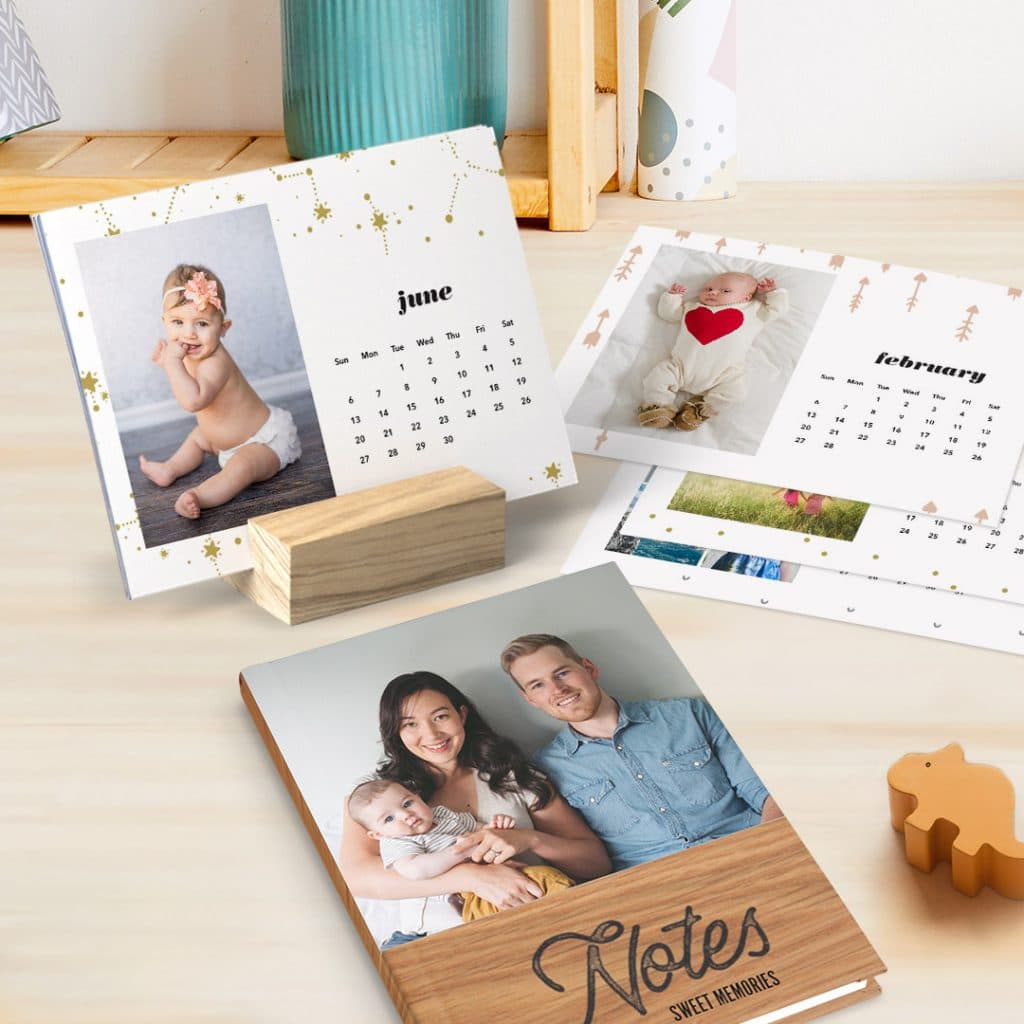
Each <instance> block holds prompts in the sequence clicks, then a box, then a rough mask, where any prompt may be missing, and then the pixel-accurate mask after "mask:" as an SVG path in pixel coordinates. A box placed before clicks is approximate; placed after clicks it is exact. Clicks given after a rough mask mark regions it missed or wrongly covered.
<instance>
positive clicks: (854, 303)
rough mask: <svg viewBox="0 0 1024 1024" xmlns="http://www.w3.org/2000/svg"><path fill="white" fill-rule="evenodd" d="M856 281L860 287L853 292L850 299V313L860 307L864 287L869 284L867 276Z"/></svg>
mask: <svg viewBox="0 0 1024 1024" xmlns="http://www.w3.org/2000/svg"><path fill="white" fill-rule="evenodd" d="M857 283H858V284H859V285H860V287H859V288H858V289H857V290H856V291H855V292H854V293H853V298H852V299H850V312H851V313H856V312H857V310H858V309H860V304H861V303H862V302H863V301H864V289H865V288H866V287H867V286H868V285H869V284H871V281H870V279H869V278H867V277H862V278H861V279H860V281H858V282H857Z"/></svg>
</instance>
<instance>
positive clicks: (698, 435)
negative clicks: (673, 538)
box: [557, 227, 1024, 524]
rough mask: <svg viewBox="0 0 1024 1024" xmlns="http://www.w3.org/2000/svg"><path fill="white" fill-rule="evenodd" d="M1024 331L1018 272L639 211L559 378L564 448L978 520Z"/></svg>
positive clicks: (1015, 436) (1001, 447)
mask: <svg viewBox="0 0 1024 1024" xmlns="http://www.w3.org/2000/svg"><path fill="white" fill-rule="evenodd" d="M1022 332H1024V301H1022V299H1021V289H1020V288H1012V287H1010V288H1008V287H1006V286H1005V285H996V284H990V283H985V282H981V281H972V280H968V279H965V278H959V277H954V276H952V275H950V274H942V273H936V272H933V271H930V270H929V271H927V272H925V271H924V270H921V269H919V268H914V267H902V266H898V265H896V264H890V263H882V262H878V261H875V260H867V259H861V258H858V257H852V256H843V255H838V254H829V253H823V252H813V251H811V250H809V249H808V250H805V249H795V248H790V247H786V246H780V245H774V244H770V243H768V242H754V241H745V240H742V239H735V238H724V237H722V238H718V237H716V236H715V235H708V234H696V233H692V232H689V231H684V230H679V231H672V230H668V229H662V228H649V227H642V228H639V229H638V230H637V232H636V234H635V235H634V236H633V238H632V239H631V240H630V242H629V244H628V245H627V247H626V251H625V252H624V253H623V255H622V257H621V259H620V260H619V261H618V263H617V265H616V267H615V269H614V270H613V272H612V274H611V276H610V278H609V279H608V281H607V282H606V283H605V284H604V286H603V287H602V289H601V291H600V293H599V294H598V296H597V299H596V300H595V302H594V304H593V306H592V308H591V312H590V313H589V314H588V315H587V317H586V319H585V321H584V323H583V325H582V326H581V327H580V330H579V332H578V333H577V335H576V337H575V338H574V339H573V341H572V343H571V344H570V346H569V348H568V350H567V352H566V354H565V356H564V358H563V360H562V362H561V364H560V365H559V367H558V372H557V377H558V385H559V391H560V395H561V400H562V406H563V409H564V410H565V411H566V421H567V423H568V424H569V435H570V438H571V441H572V445H573V449H574V450H575V451H579V452H586V453H591V454H597V455H603V456H607V457H611V458H617V459H628V460H630V461H633V462H643V463H647V464H648V465H650V464H655V465H658V466H663V467H667V468H671V469H678V470H688V471H690V470H692V471H696V472H700V473H707V474H715V475H717V476H724V477H728V478H732V479H736V480H744V481H751V482H753V483H758V484H771V485H772V486H773V487H778V486H782V487H783V488H784V489H789V488H793V489H799V490H802V491H804V492H809V493H812V494H823V495H841V496H843V497H844V498H847V499H851V500H854V501H860V502H869V503H871V504H872V505H876V506H882V507H887V508H895V509H901V510H903V511H905V512H910V513H914V514H916V515H924V516H929V515H930V516H938V517H941V518H942V519H944V520H946V521H956V522H961V523H968V524H970V523H977V522H979V521H980V522H989V523H992V522H994V521H995V520H996V519H997V518H998V511H999V509H1001V508H1002V506H1003V505H1004V504H1006V499H1007V494H1008V492H1009V490H1010V487H1011V479H1012V478H1013V474H1014V470H1015V468H1016V466H1017V463H1018V461H1019V459H1020V457H1021V449H1022V446H1024V405H1021V403H1020V402H1018V401H1017V398H1016V390H1015V388H1016V382H1017V381H1018V380H1020V379H1021V377H1022V374H1024V348H1022V347H1021V346H1020V345H1019V344H1017V343H1016V341H1017V339H1018V338H1020V337H1021V334H1022Z"/></svg>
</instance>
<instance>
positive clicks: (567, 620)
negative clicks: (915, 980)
mask: <svg viewBox="0 0 1024 1024" xmlns="http://www.w3.org/2000/svg"><path fill="white" fill-rule="evenodd" d="M638 664H642V665H643V666H644V671H643V672H638V671H637V670H636V667H637V665H638ZM240 685H241V690H242V697H243V699H244V701H245V703H246V705H247V706H248V708H249V711H250V712H251V714H252V716H253V719H254V721H255V724H256V726H257V728H258V730H259V732H260V734H261V735H262V737H263V739H264V741H265V743H266V745H267V748H268V750H269V752H270V755H271V758H272V760H273V761H274V764H275V765H276V767H277V769H278V771H279V772H280V775H281V777H282V779H283V781H284V784H285V786H286V788H287V789H288V792H289V793H290V794H291V796H292V798H293V800H294V801H295V803H296V806H297V808H298V810H299V813H300V815H301V817H302V820H303V822H304V823H305V825H306V827H307V829H308V831H309V834H310V837H311V838H312V840H313V843H314V844H315V846H316V848H317V850H318V852H319V854H320V857H321V859H322V860H323V862H324V864H325V865H326V866H327V869H328V871H329V873H330V875H331V879H332V881H333V883H334V886H335V888H336V889H337V891H338V893H339V895H340V897H341V899H342V901H343V902H344V904H345V907H346V909H347V910H348V912H349V915H350V916H351V918H352V922H353V925H354V926H355V928H356V929H357V931H358V932H359V935H360V937H361V939H362V941H363V943H364V944H365V946H366V948H367V950H368V952H369V954H370V956H371V958H372V961H373V964H374V966H375V967H376V969H377V970H378V971H379V973H380V975H381V977H382V978H383V980H384V983H385V985H386V986H387V989H388V992H389V993H390V995H391V997H392V999H393V1000H394V1003H395V1006H396V1008H397V1010H398V1012H399V1014H400V1015H401V1016H402V1018H403V1019H404V1020H406V1021H409V1022H412V1021H442V1020H443V1021H448V1022H451V1024H476V1022H478V1021H479V1020H481V1019H482V1018H483V1017H486V1016H488V1014H491V1012H492V1009H493V1007H494V1006H495V1005H500V1006H513V1007H514V1008H515V1009H514V1014H513V1016H514V1017H515V1019H516V1020H517V1021H522V1022H524V1024H528V1022H536V1024H551V1022H554V1021H564V1022H566V1024H591V1022H594V1021H601V1022H618V1024H626V1022H634V1021H639V1020H640V1019H642V1018H647V1019H651V1020H659V1021H681V1020H689V1019H692V1018H694V1017H698V1016H701V1017H702V1016H704V1015H705V1014H706V1015H707V1018H708V1019H709V1020H713V1021H717V1022H719V1024H739V1022H758V1024H768V1022H774V1021H782V1020H794V1021H796V1020H801V1021H802V1020H808V1019H810V1018H812V1017H815V1016H818V1015H819V1014H823V1013H826V1012H828V1011H829V1010H832V1009H836V1008H838V1007H840V1006H843V1005H846V1004H848V1003H851V1002H854V1001H857V1000H861V999H864V998H866V997H868V996H872V995H876V994H878V992H879V988H878V984H877V982H876V981H875V976H876V975H878V974H879V973H881V972H883V971H884V970H885V966H884V965H883V963H882V962H881V960H880V959H879V957H878V954H877V953H876V952H875V951H874V949H873V948H872V946H871V945H870V943H869V942H868V940H867V939H866V938H865V936H864V935H863V933H862V932H861V930H860V928H859V927H858V926H857V923H856V922H855V921H854V919H853V917H852V916H851V914H850V912H849V910H848V909H847V907H846V906H845V905H844V904H843V902H842V901H841V899H840V898H839V896H838V895H837V894H836V892H835V890H834V889H833V888H832V886H831V885H830V883H829V881H828V879H827V878H826V877H825V876H824V874H823V873H822V871H821V869H820V868H819V867H818V865H817V864H816V862H815V861H814V859H813V857H812V856H811V855H810V853H809V852H808V851H807V849H806V847H804V845H803V844H802V843H801V841H800V839H799V838H798V836H797V835H796V833H795V831H794V830H793V828H792V826H791V825H790V823H789V822H788V820H787V819H786V817H785V815H784V810H785V809H784V807H780V805H779V803H778V802H777V801H776V800H775V798H774V797H773V795H772V794H771V791H770V787H771V780H770V779H762V778H761V777H760V776H759V775H758V774H757V772H756V770H755V768H754V767H753V766H752V765H751V764H750V762H749V761H748V760H747V758H746V756H745V755H744V753H743V751H742V749H741V747H740V745H739V744H738V743H737V741H736V739H735V738H734V737H733V736H732V734H731V733H730V732H729V730H728V728H727V726H726V725H725V724H724V723H723V722H722V721H721V720H720V719H719V718H718V716H717V715H716V713H715V711H714V709H713V707H712V706H711V705H710V704H709V703H708V701H707V700H706V699H705V698H704V697H703V695H702V694H701V691H700V689H699V688H698V686H697V684H696V683H695V682H694V680H693V679H692V678H691V677H690V675H689V673H688V672H687V671H686V669H685V668H684V667H683V665H682V664H681V663H680V662H679V660H678V658H677V657H676V655H675V653H674V652H673V650H672V647H671V646H670V644H669V643H668V641H667V640H666V638H665V637H664V636H663V635H662V634H661V632H660V631H659V630H658V628H657V626H656V625H655V624H654V622H653V621H652V620H651V618H650V617H649V616H648V614H647V612H646V610H645V609H644V607H643V606H642V604H641V603H640V601H639V600H638V599H637V597H636V595H635V594H634V593H633V591H632V589H631V588H630V586H629V584H628V583H627V582H626V580H625V579H624V578H623V576H622V574H621V573H620V572H619V570H618V569H617V568H616V567H615V566H612V565H604V566H600V567H597V568H594V569H591V570H588V571H586V572H581V573H577V574H574V575H570V576H564V577H561V578H559V579H555V580H551V581H549V582H547V583H542V584H539V585H536V586H532V587H528V588H526V589H524V590H519V591H515V592H512V593H509V594H504V595H501V596H499V597H493V598H490V599H487V600H483V601H479V602H476V603H473V604H469V605H465V606H463V607H460V608H455V609H452V610H450V611H445V612H441V613H438V614H434V615H431V616H428V617H426V618H422V619H418V620H414V621H412V622H407V623H404V624H401V625H398V626H394V627H391V628H389V629H385V630H381V631H379V632H375V633H370V634H367V635H364V636H361V637H355V638H352V639H348V640H344V641H342V642H340V643H336V644H333V645H331V646H327V647H322V648H319V649H316V650H312V651H308V652H305V653H302V654H296V655H292V656H290V657H287V658H283V659H281V660H278V661H273V662H268V663H266V664H261V665H254V666H250V667H248V668H246V669H244V670H243V672H242V673H241V676H240ZM488 1008H491V1009H488Z"/></svg>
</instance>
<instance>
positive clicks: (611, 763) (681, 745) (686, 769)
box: [534, 698, 768, 871]
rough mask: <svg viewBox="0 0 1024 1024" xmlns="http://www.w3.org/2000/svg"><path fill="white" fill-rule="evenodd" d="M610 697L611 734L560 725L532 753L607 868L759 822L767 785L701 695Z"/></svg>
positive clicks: (625, 865)
mask: <svg viewBox="0 0 1024 1024" xmlns="http://www.w3.org/2000/svg"><path fill="white" fill-rule="evenodd" d="M618 705H619V721H618V724H617V725H616V727H615V733H614V735H613V736H612V738H611V739H590V738H588V737H586V736H581V735H580V734H579V733H578V732H576V731H575V730H574V729H572V728H571V726H569V725H566V726H565V727H564V728H563V729H562V731H561V732H559V733H558V735H557V736H555V738H554V739H553V740H552V741H551V742H550V743H549V744H548V745H547V746H545V747H542V748H541V749H540V750H539V751H537V753H536V754H535V755H534V761H535V762H536V764H537V765H538V766H539V767H540V768H542V769H543V770H544V771H545V772H547V774H548V775H549V776H550V777H551V781H552V782H554V784H555V785H556V786H557V787H558V791H559V792H560V793H561V794H562V796H563V797H565V799H566V801H568V803H569V804H570V805H571V806H572V807H574V808H576V810H577V811H579V812H580V814H582V815H583V817H584V819H585V820H586V822H587V824H588V825H589V826H590V827H591V828H592V829H593V830H594V832H595V833H596V834H597V836H598V838H600V840H601V842H603V843H604V845H605V848H606V849H607V851H608V855H609V857H611V860H612V865H613V867H614V869H615V870H616V871H619V870H621V869H622V868H628V867H633V866H634V865H636V864H643V863H646V862H647V861H649V860H654V859H655V858H657V857H664V856H667V855H668V854H670V853H676V852H677V851H678V850H685V849H686V848H687V847H690V846H695V845H697V844H700V843H707V842H710V841H711V840H712V839H717V838H718V837H719V836H725V835H729V834H730V833H732V832H739V831H740V830H741V829H744V828H749V827H750V826H751V825H756V824H758V823H759V822H760V820H761V809H762V807H764V802H765V800H766V799H767V797H768V790H767V789H765V787H764V784H763V783H762V782H761V780H760V779H759V778H758V777H757V775H756V774H755V773H754V770H753V769H752V768H751V767H750V764H749V763H748V762H747V759H746V758H745V757H744V756H743V754H742V753H741V751H740V748H739V747H738V746H736V743H735V741H734V740H733V738H732V737H731V736H730V735H729V733H728V731H727V730H726V728H725V726H724V725H723V724H722V722H721V720H720V719H719V717H718V716H717V715H716V714H715V712H714V711H712V710H711V707H710V706H709V705H708V704H707V703H706V702H705V701H703V700H701V699H699V698H685V699H681V700H642V701H619V702H618Z"/></svg>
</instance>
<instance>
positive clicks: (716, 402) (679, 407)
mask: <svg viewBox="0 0 1024 1024" xmlns="http://www.w3.org/2000/svg"><path fill="white" fill-rule="evenodd" d="M832 284H833V278H832V276H830V275H829V274H827V273H822V272H820V271H813V270H806V269H803V268H799V267H792V266H788V265H786V264H780V263H772V262H770V261H768V260H761V259H741V258H738V257H734V256H728V255H725V254H722V253H715V252H703V251H696V250H690V249H686V248H685V247H682V246H675V245H663V246H661V247H660V249H659V250H658V253H657V255H656V256H655V258H654V260H653V262H652V263H651V265H650V267H649V269H648V270H647V272H646V273H645V274H644V275H643V277H642V278H640V280H639V282H638V283H637V285H636V287H635V292H634V294H633V297H632V299H631V300H630V302H629V305H628V306H627V307H626V310H625V312H624V313H623V314H622V316H621V317H620V319H619V320H618V322H617V323H616V324H615V328H614V330H613V331H612V333H611V336H610V337H609V339H608V341H607V343H606V344H605V346H604V350H603V351H602V352H601V354H600V356H599V357H598V358H597V360H596V362H595V363H594V365H593V368H592V369H591V370H590V373H589V374H588V376H587V378H586V380H585V381H584V383H583V385H582V387H581V388H580V390H579V392H578V393H577V395H576V397H575V399H574V401H573V403H572V405H571V406H570V408H569V412H568V414H567V419H568V421H569V422H570V423H573V424H579V425H582V426H592V427H596V428H597V429H599V430H602V429H603V430H609V431H617V432H625V433H628V434H632V435H636V436H640V437H647V438H656V439H658V440H668V441H676V442H679V443H684V444H692V445H698V446H700V447H705V448H713V449H716V450H719V451H728V452H735V453H737V454H741V455H753V454H755V453H756V452H757V450H758V448H759V447H760V444H761V440H762V438H763V437H764V435H765V432H766V431H767V429H768V425H769V423H770V422H771V419H772V416H773V415H774V413H775V410H776V408H777V407H778V404H779V401H780V400H781V398H782V394H783V392H784V391H785V389H786V385H787V384H788V383H789V379H790V377H791V376H792V374H793V371H794V369H795V368H796V365H797V363H798V362H799V359H800V356H801V353H802V352H803V350H804V347H805V346H806V344H807V341H808V339H809V338H810V336H811V332H812V331H813V329H814V324H815V322H816V321H817V319H818V315H819V314H820V312H821V309H822V306H823V305H824V304H825V301H826V299H827V298H828V295H829V292H830V291H831V289H832Z"/></svg>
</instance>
